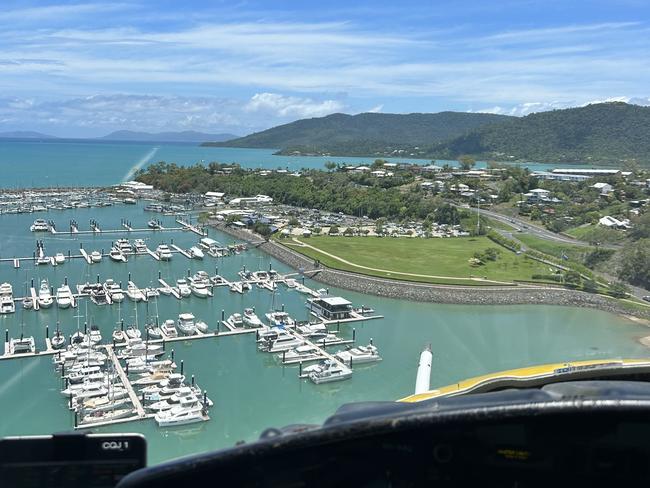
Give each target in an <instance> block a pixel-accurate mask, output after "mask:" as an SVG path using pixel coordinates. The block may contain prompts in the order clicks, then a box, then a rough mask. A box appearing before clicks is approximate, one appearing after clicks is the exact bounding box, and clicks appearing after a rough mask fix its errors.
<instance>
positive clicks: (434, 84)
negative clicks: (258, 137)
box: [0, 0, 650, 137]
mask: <svg viewBox="0 0 650 488" xmlns="http://www.w3.org/2000/svg"><path fill="white" fill-rule="evenodd" d="M0 46H2V49H0V131H6V130H19V129H20V130H39V131H43V132H47V133H51V134H54V135H58V136H83V137H86V136H97V135H103V134H105V133H107V132H109V131H111V130H116V129H122V128H126V129H137V130H149V131H163V130H189V129H193V130H200V131H206V132H224V131H225V132H234V133H236V134H246V133H249V132H252V131H255V130H260V129H264V128H267V127H270V126H273V125H277V124H280V123H285V122H288V121H291V120H296V119H299V118H304V117H318V116H323V115H327V114H329V113H333V112H346V113H359V112H367V111H382V112H399V113H409V112H437V111H442V110H456V111H489V112H497V113H506V114H513V115H525V114H527V113H530V112H533V111H540V110H549V109H552V108H563V107H569V106H578V105H582V104H585V103H590V102H595V101H603V100H610V99H618V100H626V101H631V102H633V103H640V104H649V103H650V100H649V98H648V97H649V96H650V88H649V86H650V84H649V83H648V82H649V81H650V2H648V1H645V0H620V1H615V0H609V1H600V0H595V1H589V2H587V1H584V2H578V1H570V0H562V1H560V0H543V1H537V0H522V1H518V0H517V1H516V0H511V1H508V0H505V1H462V0H456V1H447V0H440V1H408V0H407V1H404V0H402V1H400V2H395V1H392V2H382V1H354V2H350V1H334V2H327V1H324V0H323V1H320V2H313V1H308V0H305V1H298V0H296V1H291V2H290V1H275V2H270V1H269V2H255V1H242V2H237V1H236V0H233V1H222V2H221V1H209V2H208V1H206V2H199V1H192V0H189V1H187V0H186V1H171V0H160V1H155V2H146V1H139V2H138V1H135V2H131V1H123V2H119V1H99V2H87V1H83V0H82V1H76V2H67V1H58V2H34V1H32V2H26V1H13V0H3V1H2V3H1V4H0Z"/></svg>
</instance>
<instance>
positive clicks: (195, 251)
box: [189, 246, 205, 259]
mask: <svg viewBox="0 0 650 488" xmlns="http://www.w3.org/2000/svg"><path fill="white" fill-rule="evenodd" d="M189 253H190V256H192V257H193V258H194V259H203V257H204V256H205V254H204V253H203V251H202V250H201V248H200V247H199V246H192V247H190V250H189Z"/></svg>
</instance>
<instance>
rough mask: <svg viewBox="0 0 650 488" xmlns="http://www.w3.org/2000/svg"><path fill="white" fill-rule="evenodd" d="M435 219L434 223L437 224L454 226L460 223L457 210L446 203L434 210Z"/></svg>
mask: <svg viewBox="0 0 650 488" xmlns="http://www.w3.org/2000/svg"><path fill="white" fill-rule="evenodd" d="M435 218H436V222H438V223H439V224H450V225H456V224H458V223H460V216H459V214H458V209H457V208H456V207H454V206H453V205H450V204H448V203H445V204H443V205H441V206H440V207H438V208H437V209H436V211H435Z"/></svg>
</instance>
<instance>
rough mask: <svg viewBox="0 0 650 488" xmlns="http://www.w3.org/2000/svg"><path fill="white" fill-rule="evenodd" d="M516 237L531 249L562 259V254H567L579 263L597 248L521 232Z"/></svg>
mask: <svg viewBox="0 0 650 488" xmlns="http://www.w3.org/2000/svg"><path fill="white" fill-rule="evenodd" d="M515 237H516V238H517V239H518V240H520V241H521V242H523V243H524V244H525V245H526V247H528V248H530V249H535V250H537V251H539V252H543V253H544V254H549V255H551V256H554V257H556V258H560V259H562V254H566V255H567V257H568V258H569V259H571V260H572V261H576V262H578V263H581V262H582V260H583V258H584V256H585V255H586V254H588V253H590V252H591V251H593V250H594V249H595V248H593V247H582V246H572V245H571V244H563V243H561V242H554V241H548V240H546V239H540V238H539V237H534V236H531V235H530V234H522V233H519V234H515Z"/></svg>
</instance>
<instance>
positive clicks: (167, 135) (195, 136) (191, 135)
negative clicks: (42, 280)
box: [99, 130, 237, 142]
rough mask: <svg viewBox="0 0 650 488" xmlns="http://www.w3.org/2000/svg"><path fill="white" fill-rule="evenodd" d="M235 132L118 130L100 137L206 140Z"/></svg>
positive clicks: (221, 137) (226, 138) (154, 140)
mask: <svg viewBox="0 0 650 488" xmlns="http://www.w3.org/2000/svg"><path fill="white" fill-rule="evenodd" d="M236 137H237V136H236V135H234V134H206V133H204V132H196V131H193V130H187V131H183V132H156V133H152V132H135V131H131V130H118V131H115V132H111V133H110V134H108V135H105V136H104V137H100V138H99V139H104V140H111V141H147V142H205V141H227V140H229V139H233V138H236Z"/></svg>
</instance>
